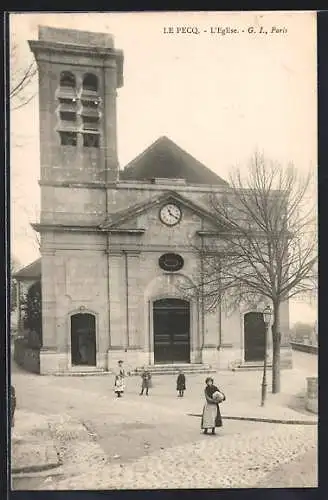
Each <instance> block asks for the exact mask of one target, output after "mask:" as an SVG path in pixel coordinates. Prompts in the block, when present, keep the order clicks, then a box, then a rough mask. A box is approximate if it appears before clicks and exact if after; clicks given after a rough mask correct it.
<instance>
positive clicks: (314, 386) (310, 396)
mask: <svg viewBox="0 0 328 500" xmlns="http://www.w3.org/2000/svg"><path fill="white" fill-rule="evenodd" d="M306 381H307V390H306V409H307V410H309V411H311V412H312V413H318V377H308V378H307V379H306Z"/></svg>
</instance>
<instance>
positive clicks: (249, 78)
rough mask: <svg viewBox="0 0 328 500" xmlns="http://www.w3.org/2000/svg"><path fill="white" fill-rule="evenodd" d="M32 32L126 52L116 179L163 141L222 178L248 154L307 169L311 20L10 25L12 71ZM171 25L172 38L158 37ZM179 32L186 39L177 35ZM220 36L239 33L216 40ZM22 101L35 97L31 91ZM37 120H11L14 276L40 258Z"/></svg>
mask: <svg viewBox="0 0 328 500" xmlns="http://www.w3.org/2000/svg"><path fill="white" fill-rule="evenodd" d="M39 25H46V26H52V27H58V28H61V27H62V28H74V29H81V30H86V31H96V32H103V33H112V34H113V35H114V38H115V47H116V48H119V49H122V50H123V51H124V87H123V88H121V89H119V90H118V104H117V108H118V109H117V113H118V115H117V118H118V120H117V125H118V155H119V162H120V166H121V168H122V167H124V165H126V164H127V163H128V162H129V161H130V160H132V159H133V158H134V157H135V156H137V155H138V154H139V153H141V152H142V151H143V150H144V149H146V148H147V147H148V146H149V145H150V144H151V143H152V142H154V141H155V140H156V139H157V138H158V137H160V136H163V135H166V136H168V137H169V138H171V139H172V140H173V141H175V142H176V143H177V144H178V145H179V146H180V147H182V148H183V149H185V150H187V151H188V152H189V153H190V154H192V155H193V156H194V157H196V158H197V159H198V160H199V161H201V162H203V163H204V164H205V165H206V166H208V167H209V168H210V169H212V170H213V171H214V172H216V173H217V174H218V175H220V176H221V177H223V178H225V179H228V175H229V171H231V168H232V167H235V166H239V167H240V168H243V167H244V166H246V165H247V162H248V160H249V158H250V156H251V155H252V154H253V153H254V151H255V150H259V151H262V152H263V153H264V154H265V155H266V156H267V157H268V158H270V159H274V160H277V161H279V162H281V163H285V164H287V163H288V162H290V161H292V162H293V163H294V164H295V166H296V167H297V168H299V169H300V170H302V171H304V172H306V171H308V170H309V169H316V166H317V130H316V123H317V109H316V102H317V96H316V88H317V87H316V16H315V13H313V12H280V13H279V12H272V13H270V12H268V13H264V12H262V13H261V12H243V13H240V12H233V13H227V12H204V13H199V12H197V13H192V12H191V13H186V12H182V13H178V12H174V13H100V14H94V13H92V14H86V13H85V14H83V13H81V14H76V13H69V14H63V13H60V14H56V13H54V14H49V13H40V14H38V13H22V14H11V16H10V37H11V40H12V41H14V43H15V44H16V46H17V58H16V64H17V66H16V67H15V68H12V70H15V69H19V68H22V67H24V65H26V64H27V63H28V62H29V61H31V60H32V58H33V56H32V54H31V52H30V50H29V47H28V44H27V41H28V40H33V39H37V37H38V26H39ZM169 26H171V27H173V31H174V33H171V34H170V33H169V34H166V33H165V32H164V31H165V30H164V28H165V27H166V31H168V27H169ZM187 26H189V27H190V28H192V29H191V31H193V32H194V33H183V32H181V29H180V33H177V28H182V27H187ZM261 26H262V27H263V28H262V31H263V32H264V34H263V33H262V34H260V33H259V30H260V27H261ZM211 27H212V30H211ZM219 27H220V28H227V27H228V28H235V29H237V30H238V33H226V34H225V35H223V34H222V33H217V32H218V31H219V29H218V28H219ZM250 27H253V28H254V31H255V33H248V29H249V28H250ZM278 29H282V32H280V33H278ZM272 30H273V31H274V32H273V33H271V32H272ZM211 31H214V32H215V33H211ZM221 31H222V30H221ZM243 31H244V32H243ZM196 32H197V34H196ZM265 32H267V34H265ZM31 91H33V92H35V93H36V94H37V81H35V82H34V83H33V89H31ZM38 113H39V111H38V97H37V95H36V97H35V98H34V99H33V100H32V101H31V102H30V103H29V104H28V105H27V106H25V107H23V108H21V109H19V110H17V111H15V112H13V113H12V114H11V236H12V238H11V246H12V248H11V250H12V253H13V254H14V255H15V256H16V258H17V259H18V260H19V262H20V263H21V265H25V264H28V263H30V262H31V261H33V260H34V259H36V258H38V256H39V252H38V245H37V241H36V237H35V233H34V231H33V229H32V228H31V227H30V222H33V221H35V220H37V219H38V217H39V211H40V192H39V186H38V179H39V171H40V164H39V119H38ZM297 304H299V303H296V305H295V308H294V309H295V310H294V309H293V312H292V311H291V314H292V315H293V317H294V318H295V320H297V317H298V316H299V313H301V314H302V315H304V310H305V309H304V308H305V306H306V307H307V309H308V313H307V314H308V315H309V317H310V316H311V314H313V307H310V306H309V305H304V304H302V306H300V305H298V306H297ZM297 311H299V312H297Z"/></svg>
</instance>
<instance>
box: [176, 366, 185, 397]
mask: <svg viewBox="0 0 328 500" xmlns="http://www.w3.org/2000/svg"><path fill="white" fill-rule="evenodd" d="M185 390H186V377H185V375H184V373H182V370H180V371H179V375H178V378H177V391H178V393H179V394H178V397H180V398H183V393H184V391H185Z"/></svg>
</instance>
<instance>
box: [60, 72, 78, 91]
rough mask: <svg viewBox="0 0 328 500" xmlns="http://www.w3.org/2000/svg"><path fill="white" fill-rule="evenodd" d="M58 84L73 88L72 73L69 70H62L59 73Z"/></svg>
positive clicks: (74, 84)
mask: <svg viewBox="0 0 328 500" xmlns="http://www.w3.org/2000/svg"><path fill="white" fill-rule="evenodd" d="M60 86H61V87H70V88H75V86H76V80H75V76H74V75H73V73H70V72H69V71H62V72H61V74H60Z"/></svg>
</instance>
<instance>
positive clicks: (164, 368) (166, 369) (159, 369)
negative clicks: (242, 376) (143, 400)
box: [132, 363, 216, 375]
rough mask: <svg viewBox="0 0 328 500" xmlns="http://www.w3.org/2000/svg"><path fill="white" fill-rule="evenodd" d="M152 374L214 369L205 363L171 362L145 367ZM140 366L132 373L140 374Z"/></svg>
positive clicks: (210, 370) (202, 371)
mask: <svg viewBox="0 0 328 500" xmlns="http://www.w3.org/2000/svg"><path fill="white" fill-rule="evenodd" d="M146 368H147V370H148V371H149V372H150V373H151V374H152V375H177V374H178V373H179V371H180V370H182V371H183V372H184V373H189V374H190V373H215V372H216V370H215V369H214V368H212V367H211V366H210V365H207V364H201V363H197V364H172V365H151V366H147V367H146ZM141 372H142V367H138V368H136V369H135V370H134V371H133V373H132V374H134V375H140V374H141Z"/></svg>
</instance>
